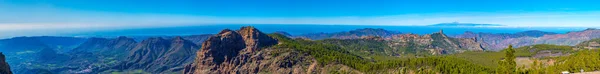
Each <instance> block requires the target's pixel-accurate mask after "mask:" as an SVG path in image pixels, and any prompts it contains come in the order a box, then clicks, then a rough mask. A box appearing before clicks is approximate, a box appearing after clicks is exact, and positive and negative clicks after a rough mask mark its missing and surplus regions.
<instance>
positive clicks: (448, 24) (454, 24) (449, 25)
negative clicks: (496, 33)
mask: <svg viewBox="0 0 600 74" xmlns="http://www.w3.org/2000/svg"><path fill="white" fill-rule="evenodd" d="M427 26H434V27H498V26H504V25H500V24H475V23H459V22H452V23H439V24H433V25H427Z"/></svg>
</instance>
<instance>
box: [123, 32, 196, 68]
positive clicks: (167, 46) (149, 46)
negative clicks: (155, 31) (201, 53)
mask: <svg viewBox="0 0 600 74" xmlns="http://www.w3.org/2000/svg"><path fill="white" fill-rule="evenodd" d="M198 49H199V47H198V46H196V44H194V43H193V42H191V41H188V40H184V39H183V38H182V37H175V38H173V39H162V38H149V39H147V40H144V41H142V42H140V43H139V44H137V45H136V46H135V47H134V48H133V49H132V50H131V51H129V56H128V57H127V59H126V61H125V62H124V63H122V64H120V65H118V66H117V67H116V69H119V70H136V69H142V70H144V71H148V72H153V73H163V72H177V71H180V70H182V69H183V65H184V64H187V63H190V62H191V61H192V60H193V59H194V57H193V56H194V53H195V51H196V50H198Z"/></svg>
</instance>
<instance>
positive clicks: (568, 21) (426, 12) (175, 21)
mask: <svg viewBox="0 0 600 74" xmlns="http://www.w3.org/2000/svg"><path fill="white" fill-rule="evenodd" d="M596 3H598V2H597V1H583V0H582V1H568V2H565V1H560V0H540V1H537V0H534V1H520V0H508V1H480V0H457V1H433V0H418V1H409V0H402V1H389V0H385V1H337V0H332V1H320V0H285V1H281V0H259V1H245V0H228V1H195V2H184V1H120V2H118V1H112V2H111V1H101V0H86V1H53V0H2V1H0V16H3V17H0V33H4V34H8V35H4V36H10V37H14V36H30V35H56V34H54V33H77V32H93V31H103V30H114V29H132V28H149V27H177V26H198V25H207V24H208V25H215V24H315V25H368V26H424V25H431V24H437V23H449V22H463V23H480V24H501V25H505V27H565V28H569V27H600V21H597V20H600V18H598V17H600V5H597V4H596ZM21 33H29V34H21Z"/></svg>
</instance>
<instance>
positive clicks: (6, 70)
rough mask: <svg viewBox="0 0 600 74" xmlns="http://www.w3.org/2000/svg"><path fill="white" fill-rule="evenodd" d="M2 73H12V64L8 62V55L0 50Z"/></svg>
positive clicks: (0, 69) (0, 70)
mask: <svg viewBox="0 0 600 74" xmlns="http://www.w3.org/2000/svg"><path fill="white" fill-rule="evenodd" d="M0 74H12V71H10V66H9V65H8V63H7V62H6V57H5V56H4V54H2V53H1V52H0Z"/></svg>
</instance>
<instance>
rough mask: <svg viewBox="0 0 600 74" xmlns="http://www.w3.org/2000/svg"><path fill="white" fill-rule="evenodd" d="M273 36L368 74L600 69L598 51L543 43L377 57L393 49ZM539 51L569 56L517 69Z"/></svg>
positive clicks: (543, 73)
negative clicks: (519, 60)
mask: <svg viewBox="0 0 600 74" xmlns="http://www.w3.org/2000/svg"><path fill="white" fill-rule="evenodd" d="M270 36H272V37H274V38H276V39H278V40H279V41H281V42H282V43H281V44H279V45H276V46H274V47H275V48H291V49H295V50H297V51H301V52H303V53H307V54H309V55H310V56H313V57H314V58H316V60H317V61H318V62H319V63H320V64H321V65H326V64H343V65H345V66H349V67H351V68H354V69H356V70H359V71H361V72H366V73H381V72H386V71H388V70H400V71H398V72H400V73H408V72H410V73H425V74H430V73H441V74H482V73H483V74H490V73H497V74H554V73H560V72H561V71H570V72H578V71H580V70H584V71H598V70H600V53H599V52H598V50H579V51H574V50H572V47H570V46H557V45H546V44H541V45H533V46H525V47H520V48H513V47H512V46H509V47H508V48H506V49H505V50H502V52H488V51H485V52H465V53H459V54H452V55H438V56H420V57H414V56H413V57H394V56H387V57H385V55H384V56H377V57H374V55H378V54H389V52H385V51H388V50H390V49H389V48H382V47H386V45H384V44H381V43H378V42H376V41H368V40H358V39H354V40H352V39H350V40H335V39H326V40H317V41H311V40H304V39H290V38H287V37H285V36H283V35H279V34H272V35H270ZM380 49H384V50H380ZM364 51H370V52H369V53H370V54H369V53H364ZM539 51H552V52H556V51H558V52H565V53H566V54H568V55H566V56H559V57H553V58H531V60H533V62H534V63H533V64H532V65H531V66H529V67H519V68H517V64H516V63H517V62H515V60H516V57H530V56H532V55H536V53H537V52H539ZM357 52H358V53H357ZM382 52H385V53H382ZM569 54H570V55H569ZM403 55H405V54H403ZM365 57H368V58H365ZM378 59H385V60H378ZM542 59H544V60H551V61H553V63H552V64H549V63H548V62H547V61H546V62H541V61H539V60H542Z"/></svg>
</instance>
